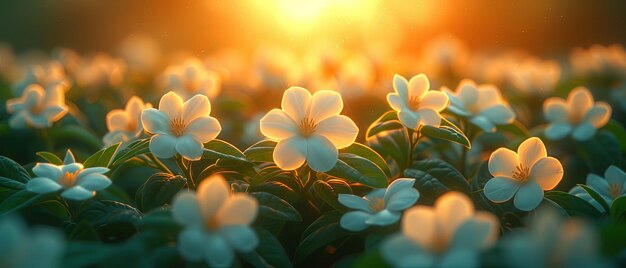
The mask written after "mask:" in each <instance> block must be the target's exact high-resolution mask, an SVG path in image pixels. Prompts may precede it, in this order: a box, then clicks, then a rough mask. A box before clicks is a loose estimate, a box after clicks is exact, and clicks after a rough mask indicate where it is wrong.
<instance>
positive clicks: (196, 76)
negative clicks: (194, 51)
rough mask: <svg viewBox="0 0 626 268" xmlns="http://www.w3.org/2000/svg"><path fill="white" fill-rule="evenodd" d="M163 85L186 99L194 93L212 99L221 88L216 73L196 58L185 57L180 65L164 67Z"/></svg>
mask: <svg viewBox="0 0 626 268" xmlns="http://www.w3.org/2000/svg"><path fill="white" fill-rule="evenodd" d="M162 79H163V81H162V84H163V87H164V88H165V89H167V90H172V91H174V92H176V94H178V95H179V96H181V97H182V98H183V99H185V100H187V99H189V98H191V97H193V96H194V95H196V94H203V95H206V96H207V97H208V98H210V99H213V98H214V97H216V96H217V95H218V94H219V93H220V90H221V86H222V85H221V84H222V82H221V80H220V77H219V75H218V74H217V73H215V72H213V71H210V70H208V69H207V68H206V66H205V65H204V63H202V61H200V60H199V59H196V58H190V59H187V60H186V61H185V62H183V64H182V65H173V66H170V67H168V68H167V69H165V72H164V74H163V78H162Z"/></svg>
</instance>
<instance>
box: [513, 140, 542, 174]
mask: <svg viewBox="0 0 626 268" xmlns="http://www.w3.org/2000/svg"><path fill="white" fill-rule="evenodd" d="M517 154H518V156H519V162H520V164H522V165H523V166H524V167H526V168H531V167H532V166H533V165H534V164H535V162H536V161H537V160H539V159H541V158H544V157H546V156H547V151H546V146H545V145H543V141H541V140H540V139H539V138H537V137H532V138H529V139H527V140H525V141H524V142H522V144H520V146H519V147H518V148H517Z"/></svg>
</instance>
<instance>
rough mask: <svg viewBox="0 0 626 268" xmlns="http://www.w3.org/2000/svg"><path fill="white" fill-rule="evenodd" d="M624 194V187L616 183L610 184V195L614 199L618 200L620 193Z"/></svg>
mask: <svg viewBox="0 0 626 268" xmlns="http://www.w3.org/2000/svg"><path fill="white" fill-rule="evenodd" d="M621 192H622V186H621V185H619V184H615V183H610V184H609V194H611V197H612V198H613V199H616V198H618V197H619V196H620V193H621Z"/></svg>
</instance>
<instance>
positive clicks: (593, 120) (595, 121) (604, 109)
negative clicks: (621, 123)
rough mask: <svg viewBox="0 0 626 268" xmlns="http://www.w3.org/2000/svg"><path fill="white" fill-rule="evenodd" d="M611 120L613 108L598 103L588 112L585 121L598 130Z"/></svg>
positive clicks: (603, 103)
mask: <svg viewBox="0 0 626 268" xmlns="http://www.w3.org/2000/svg"><path fill="white" fill-rule="evenodd" d="M610 119H611V106H610V105H608V104H607V103H605V102H601V101H599V102H596V104H595V105H594V106H593V107H592V108H591V109H589V111H587V114H585V118H583V121H585V122H587V123H590V124H592V125H593V126H594V127H596V128H601V127H603V126H604V125H606V123H608V122H609V120H610Z"/></svg>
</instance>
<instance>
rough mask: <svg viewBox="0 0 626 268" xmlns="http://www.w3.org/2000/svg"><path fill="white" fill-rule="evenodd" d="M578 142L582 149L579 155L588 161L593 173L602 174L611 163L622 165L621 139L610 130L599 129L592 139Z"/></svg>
mask: <svg viewBox="0 0 626 268" xmlns="http://www.w3.org/2000/svg"><path fill="white" fill-rule="evenodd" d="M576 144H577V145H578V146H579V148H580V149H581V150H580V153H579V155H580V156H581V157H582V158H583V159H585V160H586V161H587V163H588V164H589V167H590V169H591V172H593V173H598V174H601V173H603V172H604V171H605V170H606V169H607V168H608V167H609V166H610V165H620V164H621V162H622V153H621V150H620V145H619V141H618V140H617V138H616V137H615V135H613V133H610V132H608V131H604V130H601V131H598V132H597V133H596V135H595V136H594V137H593V138H592V139H590V140H586V141H579V142H577V143H576Z"/></svg>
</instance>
